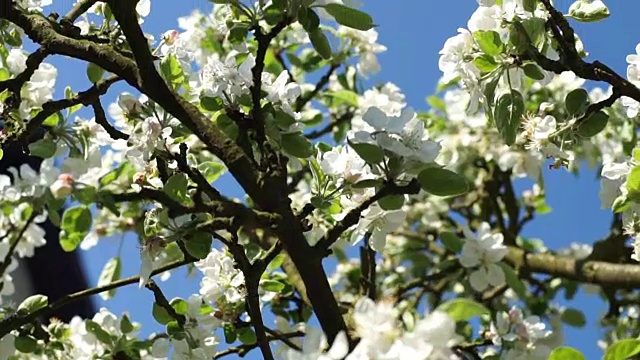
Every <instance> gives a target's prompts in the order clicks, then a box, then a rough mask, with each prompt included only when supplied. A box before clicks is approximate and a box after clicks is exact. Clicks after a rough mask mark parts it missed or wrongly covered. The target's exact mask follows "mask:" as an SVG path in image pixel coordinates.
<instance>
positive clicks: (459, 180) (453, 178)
mask: <svg viewBox="0 0 640 360" xmlns="http://www.w3.org/2000/svg"><path fill="white" fill-rule="evenodd" d="M418 182H420V186H421V187H422V189H424V191H426V192H428V193H430V194H433V195H437V196H457V195H462V194H464V193H466V192H468V191H469V190H471V185H470V184H469V182H467V180H466V179H465V178H464V177H463V176H461V175H458V174H456V173H454V172H453V171H451V170H447V169H442V168H437V167H432V168H426V169H424V170H422V171H421V172H420V174H418Z"/></svg>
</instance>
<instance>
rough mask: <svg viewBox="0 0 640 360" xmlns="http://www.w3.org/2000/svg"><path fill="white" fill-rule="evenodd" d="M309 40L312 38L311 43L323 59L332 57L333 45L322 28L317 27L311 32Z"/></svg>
mask: <svg viewBox="0 0 640 360" xmlns="http://www.w3.org/2000/svg"><path fill="white" fill-rule="evenodd" d="M309 40H311V45H313V48H314V49H316V51H317V52H318V54H320V56H322V58H323V59H331V53H332V51H331V45H330V44H329V39H327V36H326V35H325V34H324V32H323V31H322V29H320V28H317V29H315V30H313V31H312V32H310V33H309Z"/></svg>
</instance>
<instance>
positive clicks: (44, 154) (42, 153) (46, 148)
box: [29, 139, 58, 159]
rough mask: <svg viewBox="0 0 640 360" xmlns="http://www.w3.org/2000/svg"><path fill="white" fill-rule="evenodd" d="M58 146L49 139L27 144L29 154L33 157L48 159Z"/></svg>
mask: <svg viewBox="0 0 640 360" xmlns="http://www.w3.org/2000/svg"><path fill="white" fill-rule="evenodd" d="M57 147H58V145H56V142H55V141H53V140H51V139H40V140H37V141H35V142H32V143H31V144H29V152H30V153H31V155H33V156H38V157H41V158H43V159H48V158H50V157H52V156H53V154H55V153H56V149H57Z"/></svg>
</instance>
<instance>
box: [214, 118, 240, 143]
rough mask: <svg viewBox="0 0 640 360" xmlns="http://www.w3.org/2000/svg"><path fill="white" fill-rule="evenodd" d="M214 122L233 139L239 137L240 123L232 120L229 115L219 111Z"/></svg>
mask: <svg viewBox="0 0 640 360" xmlns="http://www.w3.org/2000/svg"><path fill="white" fill-rule="evenodd" d="M214 122H215V123H216V125H218V127H219V128H220V129H221V130H222V131H223V132H224V133H225V134H227V136H229V137H230V138H231V139H233V140H235V139H237V138H238V131H239V129H238V125H237V124H236V123H235V122H234V121H233V120H231V118H230V117H229V115H227V114H223V113H217V115H214Z"/></svg>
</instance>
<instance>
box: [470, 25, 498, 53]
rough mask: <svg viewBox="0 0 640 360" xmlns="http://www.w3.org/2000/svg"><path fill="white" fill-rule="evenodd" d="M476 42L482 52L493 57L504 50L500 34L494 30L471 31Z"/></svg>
mask: <svg viewBox="0 0 640 360" xmlns="http://www.w3.org/2000/svg"><path fill="white" fill-rule="evenodd" d="M473 37H474V38H475V39H476V43H478V46H480V50H482V52H483V53H485V54H487V55H489V56H491V57H493V56H497V55H500V54H501V53H502V51H503V50H504V44H503V43H502V40H500V34H498V33H497V32H495V31H492V30H489V31H482V30H479V31H476V32H474V33H473Z"/></svg>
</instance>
